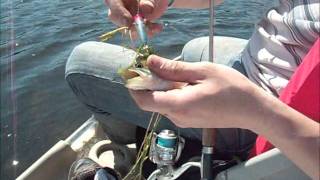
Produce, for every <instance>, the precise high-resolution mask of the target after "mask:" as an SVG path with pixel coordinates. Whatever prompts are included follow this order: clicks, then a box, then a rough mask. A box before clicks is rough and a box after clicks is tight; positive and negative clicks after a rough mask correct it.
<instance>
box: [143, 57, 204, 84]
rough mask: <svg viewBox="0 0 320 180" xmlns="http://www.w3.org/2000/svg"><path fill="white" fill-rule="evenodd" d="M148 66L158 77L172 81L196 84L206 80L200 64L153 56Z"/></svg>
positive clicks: (149, 59)
mask: <svg viewBox="0 0 320 180" xmlns="http://www.w3.org/2000/svg"><path fill="white" fill-rule="evenodd" d="M147 65H148V67H149V69H150V70H151V71H152V72H153V73H155V74H156V75H157V76H159V77H160V78H162V79H166V80H170V81H177V82H187V83H196V82H197V81H198V80H202V79H204V78H205V75H204V74H203V72H202V68H201V66H200V64H199V63H187V62H181V61H172V60H169V59H165V58H162V57H159V56H156V55H151V56H149V58H148V61H147Z"/></svg>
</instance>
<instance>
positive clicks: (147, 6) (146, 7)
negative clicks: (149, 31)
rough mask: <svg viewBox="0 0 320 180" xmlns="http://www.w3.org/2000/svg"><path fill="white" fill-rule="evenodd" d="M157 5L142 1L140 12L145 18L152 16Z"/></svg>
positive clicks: (149, 0)
mask: <svg viewBox="0 0 320 180" xmlns="http://www.w3.org/2000/svg"><path fill="white" fill-rule="evenodd" d="M154 6H155V3H154V1H153V0H141V1H140V4H139V8H140V12H141V14H142V15H143V16H144V17H148V16H150V14H152V12H153V10H154Z"/></svg>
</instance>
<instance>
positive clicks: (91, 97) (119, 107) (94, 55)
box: [66, 42, 201, 138]
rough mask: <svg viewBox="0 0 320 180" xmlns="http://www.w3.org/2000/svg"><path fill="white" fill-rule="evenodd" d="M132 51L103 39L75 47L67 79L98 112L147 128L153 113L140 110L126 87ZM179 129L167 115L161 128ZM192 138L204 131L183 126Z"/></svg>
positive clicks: (199, 135)
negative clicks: (124, 75)
mask: <svg viewBox="0 0 320 180" xmlns="http://www.w3.org/2000/svg"><path fill="white" fill-rule="evenodd" d="M134 55H135V54H134V52H133V51H132V50H128V49H125V48H123V47H120V46H117V45H112V44H106V43H101V42H85V43H82V44H80V45H78V46H77V47H75V48H74V50H73V52H72V53H71V55H70V57H69V59H68V61H67V64H66V80H67V82H68V83H69V85H70V87H71V89H72V90H73V92H74V93H75V94H76V96H77V98H78V99H79V100H80V101H81V102H82V103H83V104H85V105H86V106H87V107H88V108H89V109H91V110H92V111H93V112H95V113H99V114H104V115H112V116H113V117H115V118H116V119H120V120H122V121H123V122H124V123H125V122H127V123H131V124H135V125H137V126H140V127H144V128H146V127H147V126H148V123H149V119H150V116H151V113H149V112H144V111H142V110H140V109H139V108H138V107H137V106H136V104H135V103H134V101H133V100H132V98H131V97H130V95H129V93H128V90H127V89H126V88H125V87H124V86H123V83H122V81H121V78H120V76H119V75H118V74H117V71H118V69H119V68H123V67H127V66H129V64H130V62H131V60H132V59H133V58H134ZM165 128H166V129H172V130H176V127H175V126H174V124H173V123H171V121H169V120H168V119H166V118H163V119H162V120H161V122H160V125H159V129H165ZM180 133H181V134H182V135H183V136H185V137H189V138H200V137H201V134H200V131H196V130H194V129H181V131H180Z"/></svg>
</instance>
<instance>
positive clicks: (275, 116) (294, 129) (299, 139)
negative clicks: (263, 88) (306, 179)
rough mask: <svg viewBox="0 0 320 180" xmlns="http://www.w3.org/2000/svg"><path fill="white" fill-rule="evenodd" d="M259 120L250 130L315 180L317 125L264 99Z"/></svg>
mask: <svg viewBox="0 0 320 180" xmlns="http://www.w3.org/2000/svg"><path fill="white" fill-rule="evenodd" d="M261 99H263V103H262V106H264V107H263V109H264V110H263V111H261V112H260V114H261V117H260V118H259V119H258V121H257V122H258V123H257V124H255V126H254V127H253V129H254V131H256V132H257V133H258V134H261V135H263V136H265V137H266V138H267V139H268V140H270V142H271V143H272V144H273V145H275V146H276V147H277V148H279V149H280V150H281V151H282V152H283V153H284V154H285V155H286V156H287V157H288V158H289V159H290V160H292V161H293V162H294V163H295V164H296V165H297V166H298V167H300V168H301V169H302V170H304V171H305V172H306V173H307V174H308V175H310V176H311V177H312V178H313V179H319V142H320V141H319V136H320V132H319V130H320V129H319V128H320V126H319V123H317V122H315V121H313V120H311V119H309V118H308V117H306V116H304V115H303V114H301V113H299V112H297V111H295V110H294V109H292V108H290V107H288V106H287V105H285V104H283V103H282V102H280V101H279V100H277V99H275V98H274V97H270V96H268V97H267V96H264V97H262V98H261Z"/></svg>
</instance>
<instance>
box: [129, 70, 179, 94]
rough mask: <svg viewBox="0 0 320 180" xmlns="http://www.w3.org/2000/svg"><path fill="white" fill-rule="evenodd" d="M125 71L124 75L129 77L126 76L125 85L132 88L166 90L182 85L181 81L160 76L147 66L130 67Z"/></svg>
mask: <svg viewBox="0 0 320 180" xmlns="http://www.w3.org/2000/svg"><path fill="white" fill-rule="evenodd" d="M123 73H124V74H126V75H125V76H123V77H129V78H128V79H125V78H124V79H125V87H126V88H128V89H132V90H151V91H166V90H170V89H174V88H178V87H181V86H182V83H180V82H173V81H168V80H164V79H161V78H159V77H158V76H157V75H155V74H154V73H152V72H151V71H150V70H149V69H147V68H129V69H127V70H126V71H125V72H123ZM124 74H123V75H124Z"/></svg>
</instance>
